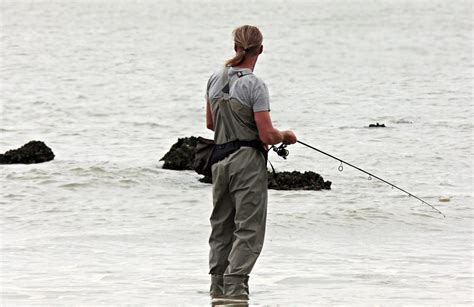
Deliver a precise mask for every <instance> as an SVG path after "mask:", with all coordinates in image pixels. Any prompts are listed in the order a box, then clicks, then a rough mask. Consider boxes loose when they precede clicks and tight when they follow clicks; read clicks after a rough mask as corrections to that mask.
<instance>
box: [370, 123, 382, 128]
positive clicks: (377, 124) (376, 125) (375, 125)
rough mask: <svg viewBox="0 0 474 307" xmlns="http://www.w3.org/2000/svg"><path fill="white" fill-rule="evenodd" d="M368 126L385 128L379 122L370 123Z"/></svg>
mask: <svg viewBox="0 0 474 307" xmlns="http://www.w3.org/2000/svg"><path fill="white" fill-rule="evenodd" d="M369 128H385V124H379V123H376V124H370V125H369Z"/></svg>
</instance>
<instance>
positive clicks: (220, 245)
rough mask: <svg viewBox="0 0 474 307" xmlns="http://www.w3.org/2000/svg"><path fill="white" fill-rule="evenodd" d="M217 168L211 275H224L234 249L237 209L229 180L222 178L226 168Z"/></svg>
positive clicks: (214, 171) (212, 224)
mask: <svg viewBox="0 0 474 307" xmlns="http://www.w3.org/2000/svg"><path fill="white" fill-rule="evenodd" d="M217 166H218V165H213V167H212V169H213V173H212V177H213V181H214V184H213V193H212V195H213V204H214V208H213V210H212V214H211V218H210V221H211V226H212V231H211V235H210V237H209V246H210V252H209V274H215V275H223V274H224V272H225V270H226V269H227V266H228V264H229V261H228V257H229V253H230V250H231V248H232V239H233V233H234V229H235V227H234V216H235V209H234V204H233V202H232V199H231V197H230V193H229V190H228V180H226V179H225V178H222V177H223V176H225V175H226V174H225V166H223V165H219V166H220V167H217ZM219 177H220V178H219ZM217 178H219V180H217ZM219 183H221V184H219Z"/></svg>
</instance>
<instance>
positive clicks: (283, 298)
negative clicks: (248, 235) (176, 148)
mask: <svg viewBox="0 0 474 307" xmlns="http://www.w3.org/2000/svg"><path fill="white" fill-rule="evenodd" d="M0 8H1V18H0V19H1V51H2V54H1V66H0V81H1V105H2V113H1V114H2V116H1V127H0V129H1V140H0V151H1V152H4V151H6V150H8V149H12V148H17V147H19V146H21V145H23V144H25V143H26V142H28V141H30V140H42V141H44V142H46V144H47V145H48V146H50V147H51V148H52V149H53V151H54V153H55V154H56V158H55V160H54V161H52V162H48V163H43V164H36V165H6V166H1V168H0V169H1V177H0V178H1V179H0V182H1V188H2V191H1V192H2V193H1V199H0V201H1V207H0V208H1V218H2V222H1V225H2V226H1V285H0V286H1V297H2V304H3V305H5V306H15V305H81V306H84V305H90V306H96V305H122V304H135V305H202V306H205V305H209V297H208V294H207V290H208V286H209V277H208V275H207V274H208V267H207V256H208V244H207V239H208V235H209V232H210V225H209V222H208V219H209V215H210V212H211V207H212V205H211V186H210V185H206V184H202V183H199V182H198V181H197V179H198V178H199V176H198V175H197V174H195V173H193V172H191V171H181V172H176V171H169V170H164V169H162V162H160V161H159V160H160V158H161V157H162V156H163V155H164V154H165V153H166V152H167V151H168V150H169V148H170V146H171V145H172V144H173V143H174V142H176V140H177V138H179V137H186V136H191V135H194V136H197V135H202V136H207V137H212V133H211V132H210V131H207V130H206V128H205V121H204V115H205V108H204V107H205V103H204V92H205V87H206V82H207V79H208V77H209V76H210V74H211V73H212V72H213V71H214V70H217V69H218V68H219V67H220V66H221V65H222V64H223V62H224V61H225V60H226V59H228V58H230V57H231V56H232V55H233V49H232V47H233V46H232V44H233V42H232V36H231V32H232V30H233V29H234V28H235V27H237V26H239V25H242V24H247V23H248V24H254V25H257V26H259V27H260V28H261V30H262V32H263V35H264V53H263V54H262V55H261V57H260V58H259V60H258V63H257V66H256V69H255V73H256V74H257V75H258V76H259V77H261V78H262V79H263V80H264V81H265V82H266V83H267V85H268V88H269V90H270V95H271V108H272V111H271V116H272V119H273V122H274V125H275V127H277V128H280V129H288V128H289V129H294V131H295V133H296V135H297V136H298V138H299V139H300V140H301V141H303V142H306V143H308V144H311V145H312V146H315V147H317V148H319V149H321V150H323V151H326V152H328V153H331V154H333V155H336V156H337V157H339V158H341V159H344V160H346V161H348V162H350V163H353V164H355V165H357V166H359V167H362V168H364V169H366V170H368V171H370V172H372V173H374V174H376V175H378V176H380V177H382V178H384V179H386V180H389V181H390V182H392V183H394V184H397V185H399V186H400V187H402V188H404V189H407V190H408V191H410V192H411V193H414V194H415V195H417V196H419V197H421V198H423V199H425V200H426V201H428V202H429V203H430V204H432V205H434V206H436V207H437V208H438V209H439V210H441V211H442V212H443V213H444V214H445V215H446V218H443V217H442V216H441V215H439V214H437V213H436V212H434V211H433V210H431V209H430V208H429V207H428V206H426V205H424V204H422V203H421V202H420V201H418V200H416V199H414V198H410V197H408V196H407V195H405V194H403V193H402V192H400V191H398V190H396V189H391V188H390V186H388V185H386V184H384V183H382V182H380V181H378V180H376V179H372V180H370V181H369V180H367V179H368V178H367V176H366V175H365V174H363V173H361V172H358V171H356V170H354V169H351V168H350V167H348V166H345V167H344V170H343V171H342V172H339V171H338V166H339V162H338V161H336V160H333V159H331V158H329V157H326V156H324V155H322V154H319V153H317V152H315V151H312V150H311V149H309V148H306V147H304V146H302V145H293V146H290V147H288V149H289V151H290V155H289V157H288V159H287V160H283V159H280V158H279V157H277V156H276V155H275V154H273V155H271V156H270V160H271V161H272V163H273V164H274V166H275V167H276V169H277V170H278V171H285V170H286V171H292V170H298V171H302V172H304V171H315V172H318V173H320V174H321V175H322V176H323V177H324V179H325V180H330V181H332V189H331V190H330V191H274V190H271V191H270V192H269V205H268V225H267V233H266V241H265V245H264V249H263V252H262V254H261V256H260V258H259V260H258V262H257V264H256V266H255V268H254V270H253V272H252V275H251V278H250V291H251V300H250V305H252V306H263V305H277V304H279V305H283V306H285V305H287V306H293V305H300V306H307V305H351V306H352V305H440V306H442V305H448V304H450V305H471V304H473V282H474V280H473V217H474V214H473V177H474V176H473V164H472V157H473V101H472V68H473V67H472V2H470V1H464V0H458V1H441V0H415V1H403V0H400V1H394V0H393V1H390V0H379V1H362V0H355V1H349V0H337V1H322V0H321V1H302V0H301V1H299V0H298V1H274V0H262V1H233V2H230V1H218V0H209V1H171V0H165V1H151V0H149V1H145V0H143V1H138V0H137V1H132V0H129V1H126V0H118V1H115V0H114V1H106V0H90V1H86V0H84V1H79V0H72V1H59V0H39V1H26V0H23V1H11V0H5V1H2V3H1V4H0ZM376 122H379V123H383V124H385V125H386V128H376V129H369V128H368V125H369V124H373V123H376Z"/></svg>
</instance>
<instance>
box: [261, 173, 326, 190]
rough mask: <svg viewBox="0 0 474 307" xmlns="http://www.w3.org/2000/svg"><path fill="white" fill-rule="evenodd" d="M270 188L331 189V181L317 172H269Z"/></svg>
mask: <svg viewBox="0 0 474 307" xmlns="http://www.w3.org/2000/svg"><path fill="white" fill-rule="evenodd" d="M268 188H269V189H274V190H316V191H319V190H330V189H331V181H324V179H323V177H321V175H319V174H317V173H315V172H311V171H309V172H304V173H301V172H297V171H293V172H280V173H279V172H277V173H276V174H275V176H274V175H273V174H272V173H268Z"/></svg>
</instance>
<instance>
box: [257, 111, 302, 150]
mask: <svg viewBox="0 0 474 307" xmlns="http://www.w3.org/2000/svg"><path fill="white" fill-rule="evenodd" d="M254 118H255V123H256V124H257V129H258V135H259V137H260V140H261V141H262V142H263V143H264V144H267V145H275V144H279V143H284V144H294V143H296V136H295V134H294V133H293V131H291V130H285V131H280V130H278V129H275V128H274V127H273V124H272V120H271V118H270V112H268V111H261V112H255V113H254Z"/></svg>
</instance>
